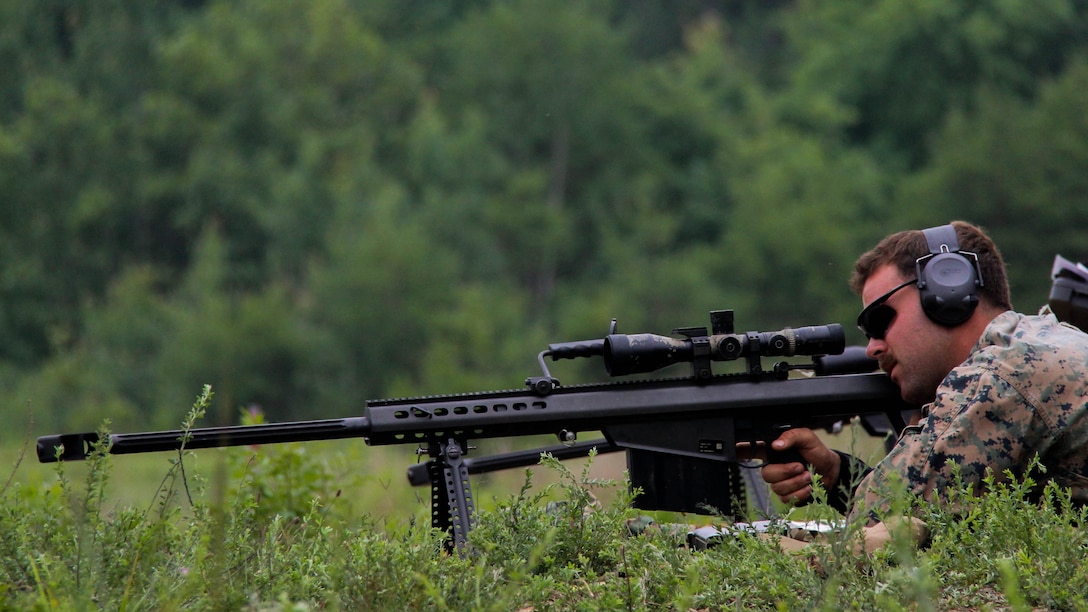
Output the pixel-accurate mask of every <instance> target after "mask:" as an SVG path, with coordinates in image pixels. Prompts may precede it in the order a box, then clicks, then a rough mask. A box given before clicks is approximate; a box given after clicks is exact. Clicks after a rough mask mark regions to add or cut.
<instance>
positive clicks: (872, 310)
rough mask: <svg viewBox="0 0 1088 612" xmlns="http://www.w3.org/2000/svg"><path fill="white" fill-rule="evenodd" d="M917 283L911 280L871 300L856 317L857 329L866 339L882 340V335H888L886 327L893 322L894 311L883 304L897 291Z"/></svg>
mask: <svg viewBox="0 0 1088 612" xmlns="http://www.w3.org/2000/svg"><path fill="white" fill-rule="evenodd" d="M917 281H918V279H916V278H912V279H911V280H909V281H907V282H905V283H903V284H902V285H899V286H898V287H896V288H895V289H892V290H891V291H889V292H887V293H885V294H884V295H882V296H880V297H878V298H877V299H875V300H873V302H872V303H871V304H869V305H868V306H866V307H865V310H862V311H861V314H859V315H858V329H860V330H861V333H863V334H865V337H866V338H874V339H876V340H883V339H884V334H886V333H888V327H889V326H891V324H892V321H894V320H895V309H894V308H892V307H891V306H888V305H887V304H885V303H884V302H887V301H888V298H890V297H892V296H893V295H895V292H896V291H899V290H900V289H902V288H903V287H906V286H907V285H912V284H914V283H916V282H917Z"/></svg>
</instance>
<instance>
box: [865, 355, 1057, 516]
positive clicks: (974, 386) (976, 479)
mask: <svg viewBox="0 0 1088 612" xmlns="http://www.w3.org/2000/svg"><path fill="white" fill-rule="evenodd" d="M923 415H924V417H923V419H922V420H921V421H920V422H919V423H918V425H915V426H912V427H908V428H906V429H905V430H904V431H903V434H902V435H901V436H900V439H899V442H898V443H897V444H896V445H895V447H894V448H893V449H892V451H891V452H890V453H889V454H888V455H887V456H886V457H885V458H884V459H883V460H882V461H881V462H880V463H878V464H877V465H876V467H874V468H873V471H872V472H870V473H869V474H868V475H867V476H866V477H865V479H864V480H862V482H861V483H860V484H859V486H858V489H857V491H856V492H855V508H854V512H860V511H864V512H867V513H868V514H869V516H870V518H873V517H875V516H880V515H882V514H883V513H884V512H886V511H887V510H888V509H889V505H890V500H891V499H892V496H893V495H894V494H895V490H896V489H905V490H906V491H908V492H909V493H911V494H913V495H915V496H919V497H922V498H924V499H927V500H931V501H932V500H934V499H936V497H937V496H938V495H940V494H941V493H942V492H943V491H944V490H946V489H947V488H948V487H949V486H953V485H955V482H956V477H955V470H958V474H959V478H960V480H961V481H962V483H963V484H969V485H972V486H973V489H974V490H975V491H978V490H979V486H980V484H981V481H982V478H983V477H984V476H985V475H986V473H987V470H993V471H994V473H995V474H997V475H998V476H1000V475H1001V474H1002V473H1003V472H1004V471H1005V470H1006V469H1012V470H1014V472H1015V471H1017V470H1019V469H1020V468H1021V467H1022V466H1025V465H1026V464H1027V462H1028V460H1030V459H1031V456H1034V453H1035V452H1043V450H1044V449H1045V447H1046V446H1048V445H1049V444H1050V442H1051V440H1050V439H1048V436H1049V433H1048V431H1047V430H1048V428H1047V427H1045V426H1041V425H1042V424H1041V423H1039V422H1038V420H1037V419H1036V418H1035V410H1034V408H1033V406H1032V404H1031V403H1030V402H1029V401H1028V400H1027V399H1025V397H1024V396H1023V395H1022V394H1021V393H1020V392H1019V391H1017V390H1016V389H1015V388H1014V387H1013V385H1011V384H1009V382H1008V381H1007V379H1006V377H1003V376H1000V375H998V373H997V372H995V371H994V370H991V369H988V368H979V367H975V368H966V367H960V368H957V369H956V370H953V372H952V373H951V374H949V376H948V378H946V379H945V383H944V384H943V385H942V386H941V388H940V389H939V390H938V395H937V398H936V400H935V401H934V403H932V404H930V405H929V406H927V410H924V411H923ZM1029 453H1030V455H1029ZM954 466H955V467H954ZM859 501H860V502H863V503H862V505H860V506H859V505H858V503H857V502H859Z"/></svg>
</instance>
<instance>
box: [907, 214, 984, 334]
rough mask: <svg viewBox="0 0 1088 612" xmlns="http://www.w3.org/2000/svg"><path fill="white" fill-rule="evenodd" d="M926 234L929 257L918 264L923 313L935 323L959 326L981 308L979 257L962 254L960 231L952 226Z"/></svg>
mask: <svg viewBox="0 0 1088 612" xmlns="http://www.w3.org/2000/svg"><path fill="white" fill-rule="evenodd" d="M922 233H923V234H924V235H925V237H926V242H927V243H928V244H929V255H926V256H925V257H920V258H918V261H917V262H916V265H917V270H918V293H919V295H920V297H921V299H922V310H923V311H924V312H925V313H926V316H928V317H929V318H930V320H932V321H934V322H935V323H939V324H941V325H945V326H949V327H952V326H956V325H959V324H961V323H963V322H964V321H966V320H967V319H969V318H970V317H971V313H973V312H974V311H975V308H976V307H977V306H978V288H979V287H981V286H982V272H981V270H980V269H979V266H978V255H976V254H975V253H970V252H967V251H961V250H960V244H959V240H958V239H957V238H956V228H954V227H952V226H951V225H942V226H940V227H931V228H929V229H927V230H923V231H922Z"/></svg>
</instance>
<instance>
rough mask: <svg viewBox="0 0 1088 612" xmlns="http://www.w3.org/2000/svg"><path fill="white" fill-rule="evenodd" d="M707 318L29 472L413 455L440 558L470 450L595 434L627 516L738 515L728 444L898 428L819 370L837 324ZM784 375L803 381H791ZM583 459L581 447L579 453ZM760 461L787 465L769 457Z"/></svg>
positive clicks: (464, 529)
mask: <svg viewBox="0 0 1088 612" xmlns="http://www.w3.org/2000/svg"><path fill="white" fill-rule="evenodd" d="M710 318H711V324H712V329H711V331H710V332H709V333H708V332H707V329H706V328H705V327H692V328H681V329H677V330H674V335H676V336H681V337H679V338H676V337H669V336H660V335H655V334H620V333H617V331H616V322H615V320H613V321H612V325H611V328H610V330H609V334H608V335H607V336H606V337H605V338H602V339H595V340H587V341H580V342H564V343H557V344H551V345H549V346H548V348H547V350H544V351H542V352H541V353H540V354H539V355H538V362H539V364H540V368H541V371H542V376H535V377H530V378H528V379H526V381H525V382H526V385H527V389H523V390H507V391H490V392H481V393H467V394H457V395H448V396H432V397H418V398H407V399H378V400H368V401H367V402H366V407H365V408H364V409H363V412H362V414H361V415H359V416H354V417H349V418H342V419H324V420H314V421H296V422H284V423H268V424H261V425H239V426H226V427H209V428H199V429H191V430H189V431H188V432H186V435H185V437H184V439H183V432H182V431H180V430H174V431H160V432H150V433H117V434H109V439H108V440H100V439H99V436H98V434H97V433H95V432H87V433H77V434H56V435H48V436H43V437H41V438H39V439H38V442H37V454H38V459H39V461H41V462H43V463H45V462H53V461H58V460H81V459H85V458H86V457H87V456H88V454H89V453H90V452H91V451H92V450H93V449H94V448H96V447H101V446H102V445H103V444H105V450H106V452H108V453H111V454H129V453H145V452H155V451H167V450H180V449H182V448H184V449H200V448H211V447H223V446H241V445H251V444H271V443H278V442H299V441H307V440H328V439H342V438H356V437H361V438H363V439H364V441H365V442H366V443H367V444H368V445H387V444H411V445H416V446H417V447H418V449H419V450H418V451H417V452H419V453H420V454H426V455H427V456H428V457H429V460H428V461H427V462H426V464H424V465H425V468H424V470H425V474H426V481H428V482H429V483H430V485H431V521H432V525H433V526H434V527H437V528H440V529H443V530H445V531H446V532H447V533H449V534H450V536H451V539H450V541H449V542H450V547H451V548H452V547H456V548H457V549H458V550H463V547H464V545H465V544H466V542H467V539H466V538H467V535H468V532H469V530H470V529H471V527H472V514H473V502H472V492H471V487H470V484H469V464H468V463H467V459H466V457H465V454H466V453H467V452H468V450H469V449H470V448H471V447H470V446H469V442H470V441H471V440H479V439H485V438H498V437H512V436H528V435H539V434H551V435H555V436H556V437H557V438H558V440H559V442H561V443H563V444H564V445H578V444H579V443H578V442H577V436H578V434H580V433H584V432H596V431H599V432H601V433H602V434H603V435H604V440H603V441H602V442H601V443H600V446H601V447H602V448H604V447H605V446H606V445H607V449H608V450H619V449H622V450H624V451H626V453H627V461H628V471H629V474H630V480H631V485H632V486H633V487H637V488H638V489H640V490H641V494H640V495H639V496H638V497H637V498H636V500H635V505H636V507H638V508H640V509H646V510H667V511H675V512H694V513H704V514H705V513H708V511H716V512H718V513H721V514H723V515H734V516H741V514H742V511H743V507H742V504H741V503H740V502H739V500H741V499H742V495H743V485H742V483H740V482H738V480H737V478H736V475H737V473H738V469H739V468H738V467H737V464H738V454H737V444H738V443H742V442H748V443H768V442H769V441H771V440H774V439H775V438H777V437H778V435H779V433H780V432H781V431H783V430H784V429H787V428H791V427H800V426H804V427H814V428H820V427H830V426H831V425H832V424H834V423H836V422H841V421H844V420H849V419H851V418H853V417H854V416H858V415H864V416H866V417H867V418H866V420H865V421H863V424H866V428H867V429H868V430H869V431H870V433H874V434H881V433H885V432H889V431H892V432H895V433H898V432H899V431H900V430H901V429H902V428H903V427H904V415H905V414H908V413H909V411H910V410H912V407H911V406H908V405H906V404H904V403H903V402H902V400H901V399H900V395H899V390H898V388H896V387H895V385H894V384H892V383H891V381H890V380H889V379H888V378H887V377H886V376H885V375H883V374H880V373H874V372H872V370H873V369H874V368H873V367H872V366H873V364H872V363H871V362H869V363H867V364H866V366H865V367H867V368H868V369H867V371H866V373H850V374H842V373H836V367H835V366H831V365H829V364H830V362H829V361H828V360H827V359H828V358H827V357H826V356H827V355H835V354H841V353H843V351H844V348H845V335H844V333H843V330H842V326H841V325H838V324H831V325H817V326H809V327H801V328H796V329H791V328H786V329H782V330H780V331H774V332H754V331H753V332H747V333H740V334H738V333H734V331H733V311H731V310H720V311H713V312H711V313H710ZM797 355H805V356H812V357H813V359H812V361H811V363H807V364H804V363H803V364H790V363H787V362H786V361H779V362H777V363H775V364H774V365H773V367H771V368H769V369H764V368H763V366H762V358H764V357H790V356H797ZM547 357H550V358H551V359H552V360H553V361H556V360H560V359H574V358H588V357H601V358H602V359H603V361H604V365H605V369H606V371H607V372H608V374H610V375H611V376H629V375H634V374H646V373H650V372H655V371H656V370H659V369H661V368H664V367H666V366H670V365H673V364H681V363H690V364H691V375H690V376H683V377H674V378H658V379H635V380H632V379H628V380H624V381H614V382H605V383H591V384H578V385H570V386H564V385H561V384H560V383H559V381H558V380H557V379H556V378H554V377H553V376H552V375H551V373H550V372H549V370H548V366H547V363H546V358H547ZM714 361H740V362H741V363H743V364H744V371H743V372H736V373H727V374H715V373H713V372H712V369H711V363H712V362H714ZM795 370H808V371H810V372H812V373H814V375H810V376H791V375H790V374H791V372H794V371H795ZM591 444H592V445H596V444H597V443H591ZM588 449H589V445H587V444H586V443H581V446H579V447H578V450H577V452H580V453H582V454H585V453H586V452H588ZM536 457H537V458H539V454H536ZM768 460H769V461H778V462H782V461H789V460H799V459H798V458H797V457H787V456H776V455H775V454H773V453H772V454H771V455H770V456H769V457H768Z"/></svg>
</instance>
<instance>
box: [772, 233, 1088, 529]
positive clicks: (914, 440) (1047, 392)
mask: <svg viewBox="0 0 1088 612" xmlns="http://www.w3.org/2000/svg"><path fill="white" fill-rule="evenodd" d="M951 228H954V230H955V233H954V235H952V234H951V232H952V229H951ZM935 230H936V231H935ZM941 232H943V234H941ZM938 234H940V235H941V236H943V242H942V240H936V241H935V239H934V236H935V235H938ZM956 241H958V249H959V252H957V245H956ZM947 243H951V248H949V245H948V244H947ZM946 256H947V257H958V258H960V259H961V261H959V262H952V266H951V268H948V269H943V267H944V264H945V263H948V262H944V261H939V260H938V257H942V258H946ZM976 256H977V257H976ZM976 260H977V264H976V263H975V261H976ZM964 261H966V262H967V264H966V265H967V266H969V267H973V268H974V270H973V271H971V270H967V271H968V272H973V274H974V275H976V276H975V277H974V278H971V279H969V281H970V285H971V286H969V287H968V286H965V285H962V284H957V283H959V282H960V281H961V280H963V279H962V278H961V277H960V273H961V272H963V270H962V269H956V266H960V265H963V262H964ZM927 268H931V269H928V270H927ZM919 281H922V282H919ZM927 283H928V286H926V285H927ZM920 285H922V286H921V287H920ZM851 288H852V289H853V290H854V291H855V292H857V293H859V294H860V295H861V297H862V302H863V303H864V304H865V305H866V307H865V309H864V310H863V311H862V314H861V316H860V317H859V318H858V324H859V326H860V327H861V328H862V331H864V332H865V333H866V336H867V337H868V338H869V343H868V346H867V354H868V355H869V356H870V357H873V358H875V359H877V360H878V361H879V363H880V367H881V369H882V370H884V371H885V372H886V373H887V374H888V376H890V377H891V379H892V380H893V381H894V382H895V383H896V384H898V385H899V387H900V390H901V393H902V396H903V398H904V399H905V400H906V401H907V402H909V403H912V404H915V405H919V406H922V409H921V419H920V420H919V422H918V423H917V424H915V425H912V426H910V427H908V428H907V429H906V430H905V431H904V432H903V435H902V436H901V437H900V439H899V441H898V443H897V444H896V445H895V447H894V448H893V449H892V450H891V452H890V453H889V454H888V455H887V457H885V458H884V459H883V460H882V461H881V462H880V463H878V464H877V465H876V467H875V468H872V469H869V468H867V467H866V466H864V464H861V463H860V462H859V461H857V460H856V459H854V458H853V457H850V456H849V455H847V454H845V453H842V452H839V451H833V450H831V449H829V448H828V447H827V446H826V445H825V444H824V443H823V442H822V441H821V440H820V439H819V438H818V437H817V436H816V435H815V434H814V433H813V432H812V431H811V430H807V429H794V430H790V431H787V432H785V433H783V434H782V436H781V437H780V438H778V439H777V440H775V442H774V443H773V446H774V448H776V449H778V450H785V449H788V448H792V449H795V450H798V451H800V453H801V456H802V457H804V459H805V460H806V461H807V462H808V464H809V465H811V466H812V468H813V471H814V472H815V474H816V475H817V476H818V477H819V478H820V479H821V482H822V484H823V485H824V486H825V487H826V488H827V490H828V491H829V492H830V493H831V496H830V497H831V498H832V499H831V501H832V504H833V505H836V506H837V507H839V508H840V509H842V510H846V509H847V508H848V505H849V503H850V502H851V498H852V502H853V508H854V511H855V512H857V511H858V509H859V508H860V509H864V511H865V512H867V513H868V516H869V520H870V525H873V524H876V523H877V522H878V521H879V520H880V518H882V517H883V516H885V513H886V512H887V511H888V505H889V504H888V499H887V496H886V492H887V490H888V484H889V479H890V478H891V477H892V475H893V474H894V475H895V478H898V479H899V480H901V481H903V482H904V483H905V484H906V486H907V488H908V489H909V490H910V492H911V493H913V494H915V495H918V496H920V497H922V498H925V499H927V500H935V499H939V496H940V494H941V493H942V491H943V490H944V489H945V488H946V487H948V486H950V485H952V484H953V470H952V468H951V465H950V464H955V465H957V466H958V469H959V474H960V477H961V479H962V481H963V482H964V483H968V484H972V485H974V490H975V491H979V490H981V484H982V483H981V481H982V479H983V477H984V476H985V475H986V474H987V472H988V471H989V472H992V473H993V474H995V476H997V477H998V478H1001V477H1002V475H1003V473H1004V472H1005V471H1006V470H1009V471H1011V472H1012V473H1013V474H1016V475H1021V474H1024V473H1025V472H1026V471H1027V469H1028V467H1029V463H1030V462H1031V461H1032V460H1033V458H1034V457H1035V456H1036V455H1038V456H1039V458H1040V461H1041V463H1042V465H1043V466H1045V468H1046V473H1045V475H1033V476H1035V477H1037V478H1038V477H1039V476H1045V478H1048V479H1053V480H1054V481H1056V483H1057V484H1060V485H1062V486H1065V487H1069V488H1071V489H1072V491H1073V495H1074V497H1075V498H1076V499H1078V500H1080V501H1088V381H1086V379H1085V375H1086V374H1088V334H1085V333H1082V332H1081V331H1079V330H1077V329H1076V328H1075V327H1072V326H1070V325H1066V324H1062V323H1060V322H1059V321H1058V320H1057V319H1056V318H1055V317H1054V315H1052V314H1049V313H1044V314H1040V315H1038V316H1028V315H1022V314H1018V313H1016V312H1013V311H1012V306H1011V303H1010V300H1009V291H1008V282H1007V280H1006V277H1005V266H1004V263H1003V261H1002V259H1001V255H1000V253H999V252H998V250H997V248H996V247H995V246H994V244H993V242H992V241H991V240H990V238H989V237H988V236H987V235H986V234H985V233H984V232H983V231H982V230H981V229H979V228H978V227H975V226H973V225H970V224H968V223H964V222H954V223H953V224H951V227H949V226H944V227H943V228H932V229H931V230H926V233H925V234H923V232H921V231H906V232H900V233H897V234H893V235H891V236H888V237H887V238H885V239H884V240H883V241H881V242H880V244H878V245H877V246H876V247H875V248H874V249H873V250H871V251H869V252H867V253H865V254H864V255H862V256H861V257H860V258H859V259H858V261H857V263H856V264H855V267H854V274H853V278H852V279H851ZM935 291H936V294H935V293H934V292H935ZM942 292H943V293H942ZM952 302H954V303H952ZM762 474H763V477H764V479H765V480H766V481H767V482H768V483H770V485H771V489H772V490H773V491H774V492H775V494H777V495H778V496H779V498H780V499H782V500H783V501H784V502H790V501H793V502H802V503H803V502H805V501H807V500H809V499H810V497H811V491H812V474H810V472H809V470H808V467H807V466H806V465H803V464H801V463H790V464H770V465H766V466H765V467H764V468H763V470H762ZM851 483H859V484H858V485H857V487H856V488H855V489H854V490H853V492H852V495H851V491H849V488H848V486H847V485H849V484H851ZM836 493H838V495H836ZM859 502H863V503H859Z"/></svg>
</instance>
